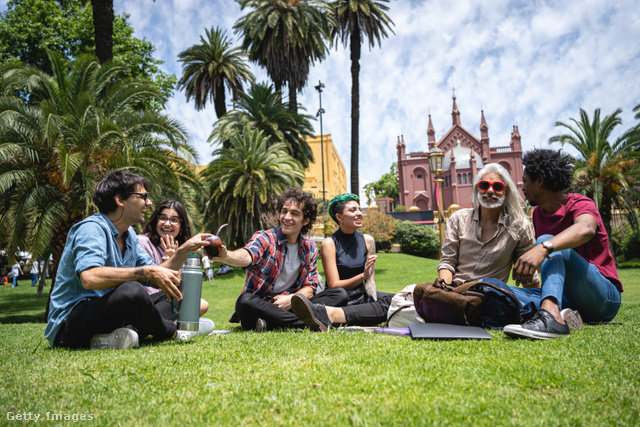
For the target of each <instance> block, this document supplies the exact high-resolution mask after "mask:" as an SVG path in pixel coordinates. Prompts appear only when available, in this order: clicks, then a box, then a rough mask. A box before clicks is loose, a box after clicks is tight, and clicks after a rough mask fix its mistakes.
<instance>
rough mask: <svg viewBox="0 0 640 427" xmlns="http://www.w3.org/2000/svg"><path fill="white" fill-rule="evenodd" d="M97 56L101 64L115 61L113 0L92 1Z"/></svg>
mask: <svg viewBox="0 0 640 427" xmlns="http://www.w3.org/2000/svg"><path fill="white" fill-rule="evenodd" d="M91 5H92V7H93V28H94V34H95V39H96V56H97V57H98V60H99V61H100V63H101V64H104V63H105V62H109V61H111V60H112V59H113V0H91Z"/></svg>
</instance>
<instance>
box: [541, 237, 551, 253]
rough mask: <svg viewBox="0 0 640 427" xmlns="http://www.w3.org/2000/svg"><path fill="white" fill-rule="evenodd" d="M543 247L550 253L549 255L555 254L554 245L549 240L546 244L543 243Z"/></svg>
mask: <svg viewBox="0 0 640 427" xmlns="http://www.w3.org/2000/svg"><path fill="white" fill-rule="evenodd" d="M542 246H543V247H544V248H545V249H546V250H548V251H549V255H551V253H552V252H553V243H551V242H550V241H548V240H545V241H544V242H542Z"/></svg>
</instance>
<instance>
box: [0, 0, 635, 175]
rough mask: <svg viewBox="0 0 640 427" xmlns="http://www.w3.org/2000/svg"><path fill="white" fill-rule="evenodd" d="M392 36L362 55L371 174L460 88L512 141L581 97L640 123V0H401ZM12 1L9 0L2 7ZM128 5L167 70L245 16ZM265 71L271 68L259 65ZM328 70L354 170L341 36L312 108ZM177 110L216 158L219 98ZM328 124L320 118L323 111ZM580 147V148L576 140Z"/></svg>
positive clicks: (326, 99)
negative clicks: (212, 140) (212, 32)
mask: <svg viewBox="0 0 640 427" xmlns="http://www.w3.org/2000/svg"><path fill="white" fill-rule="evenodd" d="M388 5H389V11H388V15H389V17H390V18H391V19H392V21H393V22H394V24H395V25H394V26H393V27H392V28H393V31H394V33H395V34H392V33H390V35H389V37H388V38H386V39H383V40H382V43H381V46H380V47H379V46H378V45H377V44H376V45H375V47H374V48H372V49H369V48H368V44H365V45H363V49H362V58H361V60H360V64H361V71H360V186H361V187H362V186H363V185H364V184H365V183H367V182H371V181H377V180H378V179H379V178H380V177H381V176H382V175H383V174H384V173H387V172H388V171H389V169H390V167H391V163H392V162H394V161H397V154H396V143H397V141H398V137H399V136H400V135H402V136H403V137H404V141H405V144H406V151H407V152H414V151H428V148H427V134H426V132H427V126H428V115H429V114H431V117H432V120H433V125H434V128H435V131H436V140H439V139H440V138H441V137H442V136H444V134H445V132H446V131H447V130H448V129H449V128H450V127H451V124H452V122H451V120H452V119H451V110H452V95H453V92H452V91H453V90H455V96H456V98H457V105H458V108H459V110H460V113H461V122H462V126H463V127H464V128H466V129H467V130H469V131H470V132H471V133H472V134H474V135H476V136H477V137H479V135H480V131H479V126H480V112H481V110H484V114H485V118H486V120H487V124H488V126H489V137H490V139H491V146H492V147H495V146H505V145H508V144H509V141H510V135H511V131H512V129H513V126H514V125H517V126H518V129H519V132H520V134H521V137H522V145H523V150H525V151H526V150H529V149H532V148H534V147H543V148H546V147H552V148H560V146H559V145H558V146H553V145H552V146H550V145H549V143H548V140H549V138H550V137H551V136H554V135H558V134H560V133H565V132H564V131H563V129H562V128H558V127H555V123H556V122H557V121H561V122H565V123H569V122H570V119H572V118H579V111H580V109H581V108H582V109H584V110H585V111H586V112H587V113H588V114H589V117H590V118H592V117H593V113H594V111H595V109H596V108H600V109H601V117H604V116H605V115H608V114H612V113H613V112H614V111H616V110H617V109H618V108H620V109H622V115H621V118H622V121H623V124H622V126H620V127H619V129H618V131H619V132H617V133H614V136H615V137H617V136H619V135H620V134H621V132H622V131H623V130H626V129H628V128H630V127H631V126H633V125H635V124H637V123H638V120H636V119H634V113H633V108H634V107H635V106H636V105H638V104H640V78H639V75H638V71H639V70H640V8H638V7H637V1H635V0H612V1H606V2H605V1H602V0H558V1H556V0H548V1H547V0H531V1H527V2H523V1H520V0H485V1H480V0H456V1H455V2H451V1H450V0H391V1H390V2H389V3H388ZM4 9H6V1H5V0H2V1H0V10H4ZM114 9H115V12H116V13H117V14H122V13H127V14H129V15H130V17H129V22H130V23H131V25H132V27H133V28H134V30H135V33H134V35H135V36H136V37H138V38H142V39H146V40H148V41H150V42H151V43H152V44H154V45H155V47H156V52H155V57H156V58H158V59H161V60H163V61H165V63H164V64H163V66H162V68H163V70H164V71H165V72H168V73H172V74H175V75H176V76H177V77H178V78H179V77H180V76H181V72H182V64H181V63H179V62H178V60H177V57H178V54H179V53H180V52H182V51H184V50H185V49H187V48H189V47H190V46H192V45H194V44H198V43H200V37H201V36H204V34H205V29H206V28H211V27H220V28H221V29H223V30H226V31H227V35H228V36H229V37H230V38H232V39H233V40H234V41H236V46H238V45H239V44H240V43H239V38H238V37H237V36H236V35H235V34H234V33H233V24H234V23H235V22H236V20H237V19H238V18H239V17H240V16H242V11H241V10H240V7H239V5H238V4H237V3H236V2H234V1H232V0H206V1H205V0H162V1H155V2H154V1H153V0H136V1H131V0H128V1H127V0H114ZM251 69H252V71H253V73H254V75H255V76H256V79H257V81H260V82H261V81H267V76H266V73H265V72H264V71H263V70H262V69H260V68H259V67H257V66H255V65H252V66H251ZM319 81H322V83H324V85H325V89H324V92H323V93H322V107H323V108H324V110H325V114H324V115H323V120H322V122H323V123H322V124H323V129H322V131H323V133H324V134H331V138H332V140H333V142H334V144H335V145H336V148H337V150H338V152H339V154H340V157H341V159H342V162H343V164H344V166H345V168H346V170H347V182H349V176H350V144H351V117H350V116H351V95H350V94H351V72H350V59H349V51H348V48H345V46H343V45H342V44H337V45H335V46H333V47H332V48H331V50H330V53H329V56H328V57H327V58H326V59H325V60H324V61H323V62H321V63H316V64H315V65H314V66H313V67H312V69H311V72H310V74H309V80H308V84H307V86H306V88H305V89H303V91H302V93H301V94H299V95H298V102H299V103H301V104H302V105H303V106H304V107H305V108H306V113H307V114H310V115H312V116H315V115H316V113H317V111H318V108H319V97H318V92H317V91H316V90H315V89H314V86H315V85H317V84H318V82H319ZM167 112H168V114H170V115H171V116H173V117H175V118H177V119H178V120H180V121H181V122H182V123H183V124H184V125H185V127H186V128H187V129H188V132H189V136H190V141H191V143H192V144H193V145H194V146H195V147H196V149H197V151H198V153H199V155H200V164H206V163H208V162H209V161H210V160H212V155H211V153H212V151H213V150H214V149H215V147H212V146H211V145H210V144H209V143H207V138H208V136H209V134H210V133H211V130H212V128H213V124H214V122H215V120H216V115H215V112H214V109H213V106H212V105H211V106H209V105H208V106H207V108H206V109H205V110H202V111H196V110H195V108H194V104H193V100H192V101H191V102H190V103H187V102H186V96H185V94H184V92H175V93H174V97H173V99H172V100H170V102H169V103H168V111H167ZM313 123H314V127H315V131H316V134H318V135H319V134H320V123H319V121H314V122H313ZM568 151H571V150H568Z"/></svg>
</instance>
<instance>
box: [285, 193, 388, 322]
mask: <svg viewBox="0 0 640 427" xmlns="http://www.w3.org/2000/svg"><path fill="white" fill-rule="evenodd" d="M328 211H329V216H331V218H332V219H333V220H334V221H335V222H336V223H337V224H338V226H339V228H338V230H337V231H336V232H335V233H333V234H332V235H331V236H329V237H327V238H325V239H324V240H323V241H322V266H323V268H324V273H325V276H326V283H327V287H329V288H343V289H344V290H345V291H347V294H348V296H349V302H348V304H347V306H346V307H326V306H323V305H320V304H314V303H312V302H311V301H309V300H308V299H307V298H305V297H304V295H295V296H294V297H293V298H292V300H291V304H292V308H293V312H294V313H295V314H296V316H298V318H299V319H300V320H302V321H304V322H305V323H306V324H307V325H308V326H309V327H311V328H312V329H314V330H321V331H326V330H327V329H328V327H329V326H330V325H331V324H347V325H353V326H374V325H377V324H379V323H381V322H384V321H386V319H387V310H388V309H389V305H390V304H391V298H393V294H389V293H383V292H377V289H376V283H375V262H376V258H377V256H376V244H375V240H374V239H373V237H371V236H369V235H368V234H363V233H361V232H360V231H358V229H359V228H361V227H362V218H363V215H362V211H361V210H360V199H359V197H358V196H356V195H355V194H340V195H338V196H336V197H334V198H333V199H332V200H331V201H330V202H329V209H328Z"/></svg>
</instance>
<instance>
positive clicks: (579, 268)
mask: <svg viewBox="0 0 640 427" xmlns="http://www.w3.org/2000/svg"><path fill="white" fill-rule="evenodd" d="M522 163H523V165H524V167H525V170H524V175H523V178H522V181H523V192H524V195H525V197H526V198H527V200H528V201H529V203H530V204H531V205H532V206H534V209H533V213H532V219H533V224H534V227H535V231H536V238H537V241H536V246H534V247H533V249H531V250H529V251H528V252H526V253H525V254H524V255H522V256H521V257H520V258H519V259H518V260H517V261H516V263H515V264H514V267H513V277H514V279H515V280H516V282H519V281H520V280H521V278H522V277H524V276H526V275H529V274H532V273H533V272H534V271H536V270H537V269H538V268H540V272H541V276H542V277H541V279H542V288H540V289H526V291H527V292H528V293H529V294H530V298H529V299H527V300H526V301H522V302H523V303H526V302H529V301H533V302H534V303H535V304H536V306H538V307H540V309H539V310H538V312H537V313H536V314H535V316H534V317H533V318H532V319H531V320H529V321H527V322H525V323H523V324H522V325H507V326H505V328H504V332H505V333H506V334H507V335H509V336H512V337H525V338H534V339H549V338H557V337H564V336H569V334H570V332H569V330H570V329H579V328H580V327H582V318H584V319H585V320H587V321H589V322H609V321H611V320H612V319H613V318H614V317H615V316H616V314H617V313H618V310H619V309H620V302H621V298H620V293H621V292H622V290H623V289H622V283H620V279H619V278H618V273H617V271H616V266H615V263H614V260H613V256H612V255H611V251H610V250H609V237H608V236H607V232H606V230H605V227H604V224H603V222H602V218H601V217H600V213H599V212H598V208H597V207H596V205H595V203H594V202H593V200H591V199H590V198H588V197H585V196H583V195H580V194H573V193H568V194H565V193H564V190H566V189H567V188H569V186H570V185H571V181H572V179H573V166H572V165H571V162H570V160H569V158H568V157H567V156H564V155H562V154H561V153H560V152H557V151H553V150H542V149H535V150H533V151H529V152H527V153H525V154H524V156H523V158H522ZM523 290H524V289H523ZM517 295H518V298H520V299H521V300H522V299H523V297H522V296H521V295H522V294H521V293H518V294H517Z"/></svg>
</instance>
